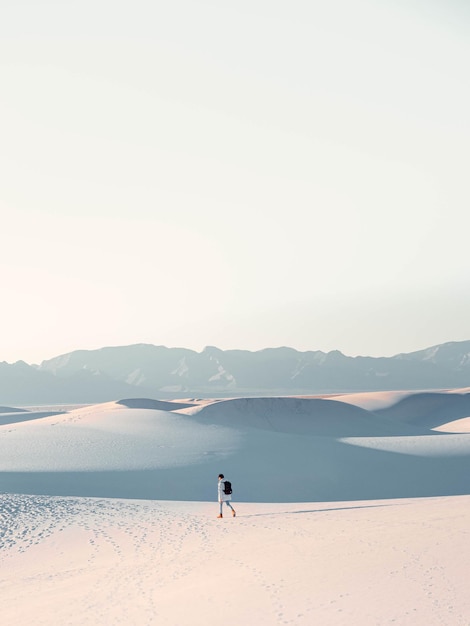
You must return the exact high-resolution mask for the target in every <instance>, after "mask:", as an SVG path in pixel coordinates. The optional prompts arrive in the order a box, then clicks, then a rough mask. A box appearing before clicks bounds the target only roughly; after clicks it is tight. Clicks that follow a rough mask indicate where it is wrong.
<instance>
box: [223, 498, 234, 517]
mask: <svg viewBox="0 0 470 626" xmlns="http://www.w3.org/2000/svg"><path fill="white" fill-rule="evenodd" d="M225 504H226V505H227V506H228V507H230V508H231V509H232V515H233V517H235V509H234V508H233V506H232V505H231V504H230V502H229V501H228V500H227V501H226V502H225Z"/></svg>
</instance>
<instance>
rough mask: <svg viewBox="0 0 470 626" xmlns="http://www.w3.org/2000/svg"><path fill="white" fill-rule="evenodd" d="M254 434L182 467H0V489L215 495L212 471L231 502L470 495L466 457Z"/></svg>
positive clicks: (134, 495) (62, 493) (49, 492)
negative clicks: (226, 452) (227, 487)
mask: <svg viewBox="0 0 470 626" xmlns="http://www.w3.org/2000/svg"><path fill="white" fill-rule="evenodd" d="M287 439H288V441H286V437H285V435H283V434H279V433H266V432H264V433H263V432H260V433H259V434H258V435H257V436H251V437H250V438H247V439H246V441H245V443H244V445H243V446H242V448H241V449H239V450H238V451H237V453H236V454H234V455H232V456H230V457H227V458H215V459H213V458H208V460H207V461H206V462H203V463H198V464H195V465H190V466H184V467H172V468H159V469H148V470H129V471H89V472H87V471H83V472H1V473H0V491H2V492H9V493H25V494H35V495H58V496H88V497H108V498H130V499H149V500H194V501H214V502H215V500H216V499H217V491H216V486H217V475H218V473H220V472H223V473H225V475H226V476H228V477H230V479H231V480H232V481H233V486H234V494H233V500H234V503H235V506H236V503H237V502H335V501H337V502H346V501H351V500H361V501H365V500H386V499H392V498H393V499H395V498H411V497H428V496H450V495H465V494H469V493H470V481H469V480H468V477H469V476H470V456H464V457H440V458H432V457H423V456H414V455H411V454H407V455H403V454H397V453H394V452H389V451H383V450H376V449H368V448H361V447H357V446H352V445H348V444H346V443H343V442H340V441H336V440H334V439H330V438H324V437H296V438H295V440H294V439H291V438H290V437H289V438H287Z"/></svg>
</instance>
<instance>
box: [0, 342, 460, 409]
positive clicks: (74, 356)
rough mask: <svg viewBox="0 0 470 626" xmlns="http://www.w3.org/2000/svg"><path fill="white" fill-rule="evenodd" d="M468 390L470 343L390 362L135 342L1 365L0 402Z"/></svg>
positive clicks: (279, 350) (335, 355)
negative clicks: (197, 349)
mask: <svg viewBox="0 0 470 626" xmlns="http://www.w3.org/2000/svg"><path fill="white" fill-rule="evenodd" d="M467 386H470V341H463V342H451V343H445V344H442V345H438V346H433V347H431V348H427V349H426V350H420V351H418V352H411V353H408V354H398V355H396V356H393V357H379V358H376V357H362V356H359V357H349V356H346V355H344V354H342V353H341V352H339V351H337V350H335V351H332V352H328V353H325V352H321V351H309V352H299V351H297V350H294V349H292V348H267V349H265V350H260V351H257V352H250V351H248V350H220V349H218V348H216V347H211V346H210V347H207V348H205V349H204V350H203V351H202V352H195V351H193V350H188V349H184V348H166V347H165V346H154V345H150V344H136V345H130V346H118V347H109V348H101V349H99V350H77V351H74V352H70V353H68V354H64V355H61V356H58V357H55V358H53V359H49V360H47V361H43V362H42V363H41V365H39V366H32V365H28V364H26V363H24V362H23V361H18V362H17V363H14V364H8V363H5V362H4V363H0V403H6V404H17V405H18V404H20V405H26V404H40V403H50V404H52V403H74V402H76V403H84V402H85V403H86V402H105V401H107V400H116V399H117V398H122V397H127V398H132V397H138V398H142V397H157V398H167V399H171V398H182V397H189V396H199V397H207V396H212V397H220V396H243V395H263V394H264V395H288V394H291V395H292V394H317V393H336V392H347V391H374V390H394V389H443V388H455V387H467Z"/></svg>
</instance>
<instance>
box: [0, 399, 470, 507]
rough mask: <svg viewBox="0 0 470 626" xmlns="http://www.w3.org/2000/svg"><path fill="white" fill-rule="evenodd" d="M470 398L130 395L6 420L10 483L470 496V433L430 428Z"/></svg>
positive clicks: (355, 496) (172, 492) (302, 497)
mask: <svg viewBox="0 0 470 626" xmlns="http://www.w3.org/2000/svg"><path fill="white" fill-rule="evenodd" d="M469 399H470V395H469V394H465V393H458V394H455V393H454V394H452V393H410V392H407V393H405V394H403V393H396V394H390V393H387V394H383V395H380V394H371V397H370V398H367V394H362V395H361V396H360V397H358V395H357V394H355V397H352V396H349V397H347V396H346V397H344V396H341V397H338V398H335V399H325V398H310V399H306V398H241V399H229V400H223V401H212V402H208V401H205V402H198V401H182V402H175V403H173V402H160V401H156V400H147V399H131V400H121V401H119V402H109V403H105V404H100V405H95V406H85V407H80V408H78V409H75V410H72V411H69V412H67V413H63V414H54V415H48V416H43V417H37V416H36V417H35V418H34V419H30V420H28V421H22V422H19V421H15V420H14V419H13V418H11V419H12V421H10V423H8V424H3V425H1V426H0V491H5V492H10V493H12V492H13V493H30V494H32V493H34V494H47V495H74V496H100V497H120V498H147V499H148V498H150V499H164V500H198V501H208V500H212V499H213V497H214V487H213V480H214V476H216V475H217V474H218V473H219V472H220V471H224V472H225V473H227V474H230V475H231V476H233V477H234V480H235V481H236V494H235V495H236V498H237V499H241V500H244V501H252V502H299V501H306V502H309V501H335V500H365V499H377V498H403V497H414V496H446V495H459V494H467V493H469V492H470V487H469V481H468V476H469V473H470V436H469V435H468V433H466V432H464V433H459V434H456V433H453V434H452V433H445V432H439V431H437V430H432V428H434V429H436V428H439V427H441V426H442V425H444V424H449V422H453V421H455V420H456V419H459V418H462V417H463V416H465V417H467V416H468V414H469V413H466V412H465V411H466V410H467V406H468V404H469ZM353 402H356V403H358V402H359V403H361V404H362V405H364V406H374V408H375V410H367V409H366V408H363V407H360V406H356V405H355V404H354V403H353ZM378 403H379V404H378ZM380 407H381V408H380ZM9 415H10V416H12V415H14V414H12V413H10V414H9ZM18 415H19V414H18Z"/></svg>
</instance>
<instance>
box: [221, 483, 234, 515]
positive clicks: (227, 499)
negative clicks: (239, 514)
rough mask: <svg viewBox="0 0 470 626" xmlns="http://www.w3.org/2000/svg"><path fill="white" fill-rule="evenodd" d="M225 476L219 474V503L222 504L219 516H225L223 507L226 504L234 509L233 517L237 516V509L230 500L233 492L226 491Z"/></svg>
mask: <svg viewBox="0 0 470 626" xmlns="http://www.w3.org/2000/svg"><path fill="white" fill-rule="evenodd" d="M224 478H225V476H224V475H223V474H219V484H218V495H219V505H220V513H219V515H217V517H223V515H222V507H223V505H224V502H225V504H226V505H227V506H228V507H229V508H230V509H232V517H235V515H236V513H235V509H234V508H233V506H232V505H231V504H230V500H231V499H232V495H231V493H225V481H224Z"/></svg>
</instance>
